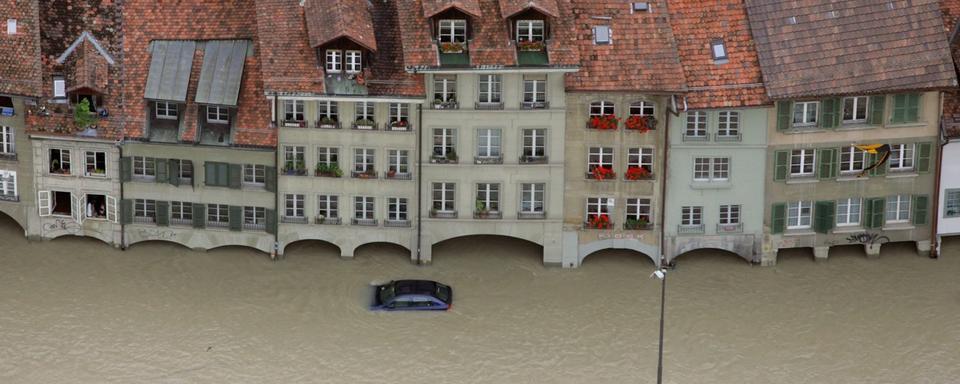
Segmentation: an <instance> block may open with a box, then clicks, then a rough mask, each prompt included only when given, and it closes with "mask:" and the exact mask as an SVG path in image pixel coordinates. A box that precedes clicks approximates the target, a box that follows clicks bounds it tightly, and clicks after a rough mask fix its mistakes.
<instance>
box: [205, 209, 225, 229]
mask: <svg viewBox="0 0 960 384" xmlns="http://www.w3.org/2000/svg"><path fill="white" fill-rule="evenodd" d="M206 214H207V225H208V226H211V227H226V226H229V225H230V206H229V205H226V204H207V212H206Z"/></svg>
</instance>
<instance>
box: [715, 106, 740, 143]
mask: <svg viewBox="0 0 960 384" xmlns="http://www.w3.org/2000/svg"><path fill="white" fill-rule="evenodd" d="M739 135H740V112H737V111H720V112H718V113H717V136H721V137H736V136H739Z"/></svg>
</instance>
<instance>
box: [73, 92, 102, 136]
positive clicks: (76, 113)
mask: <svg viewBox="0 0 960 384" xmlns="http://www.w3.org/2000/svg"><path fill="white" fill-rule="evenodd" d="M95 116H96V115H94V114H93V113H92V112H90V101H89V100H87V99H83V100H80V102H79V103H77V105H76V106H74V108H73V123H74V124H76V127H77V130H84V129H87V128H89V127H90V126H92V125H93V124H94V123H96V122H97V118H96V117H95Z"/></svg>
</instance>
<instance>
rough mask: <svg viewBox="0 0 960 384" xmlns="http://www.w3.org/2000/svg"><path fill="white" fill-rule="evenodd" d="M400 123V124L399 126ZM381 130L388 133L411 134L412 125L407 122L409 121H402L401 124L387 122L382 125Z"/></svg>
mask: <svg viewBox="0 0 960 384" xmlns="http://www.w3.org/2000/svg"><path fill="white" fill-rule="evenodd" d="M400 123H402V124H400ZM383 130H384V131H390V132H413V123H411V122H409V121H403V122H397V121H392V122H387V123H383Z"/></svg>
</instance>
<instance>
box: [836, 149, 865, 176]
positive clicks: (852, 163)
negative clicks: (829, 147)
mask: <svg viewBox="0 0 960 384" xmlns="http://www.w3.org/2000/svg"><path fill="white" fill-rule="evenodd" d="M866 163H867V152H866V151H862V150H860V149H858V148H857V147H854V146H852V145H851V146H849V147H844V148H841V149H840V173H841V174H856V173H860V172H862V171H863V169H864V167H865V166H866ZM858 164H859V166H858Z"/></svg>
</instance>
